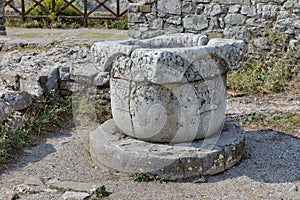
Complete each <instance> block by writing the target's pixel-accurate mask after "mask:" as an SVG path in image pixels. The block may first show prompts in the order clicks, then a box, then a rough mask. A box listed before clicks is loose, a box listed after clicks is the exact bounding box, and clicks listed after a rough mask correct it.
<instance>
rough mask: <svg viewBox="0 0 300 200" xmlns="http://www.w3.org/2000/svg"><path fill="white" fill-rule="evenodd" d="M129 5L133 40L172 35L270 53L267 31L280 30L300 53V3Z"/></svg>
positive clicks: (199, 0)
mask: <svg viewBox="0 0 300 200" xmlns="http://www.w3.org/2000/svg"><path fill="white" fill-rule="evenodd" d="M135 2H136V3H132V4H130V5H129V13H128V21H129V23H128V26H129V33H128V35H129V37H131V38H136V39H141V38H151V37H154V36H157V35H161V34H165V33H170V32H171V33H172V32H191V33H201V34H206V35H208V36H209V37H225V38H235V39H242V40H244V41H246V42H247V43H248V52H252V53H254V52H257V51H256V49H257V48H259V49H263V50H266V51H270V50H272V49H273V48H275V47H274V46H273V47H272V44H268V43H267V41H266V38H265V36H266V34H265V33H266V31H268V30H272V29H275V30H278V31H280V32H281V33H283V34H285V35H286V36H287V37H288V40H287V41H286V42H287V43H289V45H290V46H291V47H293V48H297V49H298V51H299V40H300V1H299V0H143V1H135Z"/></svg>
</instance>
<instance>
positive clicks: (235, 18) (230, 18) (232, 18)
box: [225, 14, 246, 25]
mask: <svg viewBox="0 0 300 200" xmlns="http://www.w3.org/2000/svg"><path fill="white" fill-rule="evenodd" d="M245 20H246V19H245V17H244V16H243V15H240V14H229V15H227V16H226V17H225V23H226V24H230V25H242V24H244V22H245Z"/></svg>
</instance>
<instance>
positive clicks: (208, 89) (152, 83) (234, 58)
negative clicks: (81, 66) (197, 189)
mask: <svg viewBox="0 0 300 200" xmlns="http://www.w3.org/2000/svg"><path fill="white" fill-rule="evenodd" d="M245 48H246V47H245V44H244V42H243V41H237V40H230V39H209V38H207V37H206V36H204V35H194V34H187V33H185V34H174V35H164V36H160V37H156V38H152V39H147V40H129V41H119V42H118V41H117V42H116V41H114V42H102V43H96V44H95V45H94V46H93V47H92V51H93V54H94V56H95V58H96V61H97V63H99V66H98V68H99V69H100V70H101V71H109V72H110V73H111V80H110V88H111V106H112V114H113V120H111V121H109V122H107V123H105V124H103V125H102V126H100V127H99V128H98V129H96V130H95V131H93V132H92V133H91V134H90V145H91V146H90V149H91V154H92V157H93V158H94V159H95V160H96V161H97V162H99V163H101V164H104V165H106V166H108V167H110V168H113V169H116V170H118V171H123V172H128V173H136V172H139V171H142V172H149V173H154V174H159V175H162V176H164V177H166V178H168V179H170V180H176V179H185V178H191V177H194V176H197V175H199V174H202V175H203V174H215V173H218V172H221V171H224V170H225V169H227V168H229V167H231V166H232V165H233V164H234V163H236V162H237V161H238V160H239V158H240V156H241V154H242V152H243V147H244V139H243V136H242V135H241V133H242V132H243V129H242V128H241V127H240V126H239V125H238V124H234V123H233V122H229V121H227V122H226V123H225V126H224V120H225V110H226V73H227V72H228V71H230V70H232V69H237V68H239V67H240V66H241V64H242V60H243V55H244V53H245ZM230 124H231V125H230ZM233 124H234V125H233ZM219 138H220V139H219ZM104 141H105V142H104ZM123 145H124V146H126V148H125V149H124V148H123V147H124V146H123ZM153 149H155V150H154V151H152V150H153ZM168 149H169V150H168ZM170 149H172V150H170ZM196 169H197V170H196ZM186 170H188V171H189V173H187V171H186Z"/></svg>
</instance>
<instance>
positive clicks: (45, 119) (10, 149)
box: [0, 92, 72, 168]
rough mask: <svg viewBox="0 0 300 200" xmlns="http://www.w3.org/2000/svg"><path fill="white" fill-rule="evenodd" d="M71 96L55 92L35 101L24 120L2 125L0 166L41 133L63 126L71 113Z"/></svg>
mask: <svg viewBox="0 0 300 200" xmlns="http://www.w3.org/2000/svg"><path fill="white" fill-rule="evenodd" d="M71 110H72V109H71V101H70V98H68V97H66V98H62V97H59V96H58V95H57V94H55V93H53V92H49V93H47V94H45V96H44V98H43V99H41V100H39V101H37V102H35V103H34V105H32V106H31V107H29V108H28V109H27V110H26V111H25V112H24V114H23V120H22V121H23V122H22V123H20V124H17V125H11V124H9V123H8V122H7V123H4V124H1V125H0V168H1V167H2V166H1V164H4V163H5V162H7V161H8V160H9V159H11V158H13V156H14V155H15V154H16V153H18V152H19V151H20V150H22V149H23V148H24V147H26V146H29V145H32V144H34V143H35V141H36V140H38V139H39V137H40V135H41V134H43V133H45V132H47V131H50V130H53V129H55V128H58V127H62V126H63V122H64V121H65V119H67V118H68V117H70V115H71Z"/></svg>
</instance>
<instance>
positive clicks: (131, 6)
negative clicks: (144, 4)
mask: <svg viewBox="0 0 300 200" xmlns="http://www.w3.org/2000/svg"><path fill="white" fill-rule="evenodd" d="M140 5H141V4H140V3H130V4H129V5H128V6H127V9H128V12H134V13H136V12H139V11H140Z"/></svg>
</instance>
